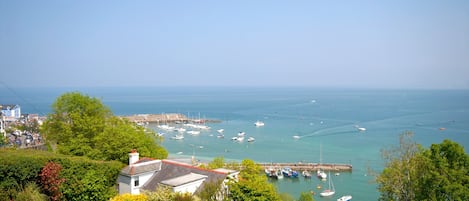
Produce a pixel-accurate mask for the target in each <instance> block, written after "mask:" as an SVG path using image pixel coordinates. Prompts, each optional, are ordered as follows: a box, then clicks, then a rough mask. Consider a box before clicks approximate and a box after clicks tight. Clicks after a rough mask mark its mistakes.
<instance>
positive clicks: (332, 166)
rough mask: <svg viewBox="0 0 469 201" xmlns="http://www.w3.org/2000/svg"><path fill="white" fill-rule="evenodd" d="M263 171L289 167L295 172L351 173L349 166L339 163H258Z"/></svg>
mask: <svg viewBox="0 0 469 201" xmlns="http://www.w3.org/2000/svg"><path fill="white" fill-rule="evenodd" d="M258 164H259V165H261V166H262V167H263V168H264V169H265V168H270V167H290V168H291V169H292V170H295V171H303V170H307V171H317V170H318V169H322V170H325V171H333V172H350V171H352V165H351V164H340V163H321V164H319V163H258Z"/></svg>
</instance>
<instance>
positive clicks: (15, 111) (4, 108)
mask: <svg viewBox="0 0 469 201" xmlns="http://www.w3.org/2000/svg"><path fill="white" fill-rule="evenodd" d="M0 109H1V113H2V115H3V117H4V119H5V121H15V120H16V119H19V118H20V117H21V107H20V106H19V105H0Z"/></svg>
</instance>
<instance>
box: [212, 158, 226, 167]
mask: <svg viewBox="0 0 469 201" xmlns="http://www.w3.org/2000/svg"><path fill="white" fill-rule="evenodd" d="M224 166H225V159H224V158H223V156H220V157H215V158H214V159H213V160H212V161H211V162H209V163H208V168H209V169H217V168H222V167H224Z"/></svg>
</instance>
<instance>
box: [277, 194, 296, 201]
mask: <svg viewBox="0 0 469 201" xmlns="http://www.w3.org/2000/svg"><path fill="white" fill-rule="evenodd" d="M279 197H280V200H282V201H294V200H295V199H294V198H293V196H291V195H290V194H288V193H279Z"/></svg>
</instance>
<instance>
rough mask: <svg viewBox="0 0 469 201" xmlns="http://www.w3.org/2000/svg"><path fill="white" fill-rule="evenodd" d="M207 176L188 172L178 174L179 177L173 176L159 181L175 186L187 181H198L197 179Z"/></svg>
mask: <svg viewBox="0 0 469 201" xmlns="http://www.w3.org/2000/svg"><path fill="white" fill-rule="evenodd" d="M207 177H208V176H206V175H202V174H196V173H189V174H186V175H183V176H179V177H176V178H173V179H168V180H164V181H161V183H162V184H165V185H169V186H172V187H176V186H181V185H184V184H187V183H191V182H195V181H199V180H202V179H206V178H207Z"/></svg>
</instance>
